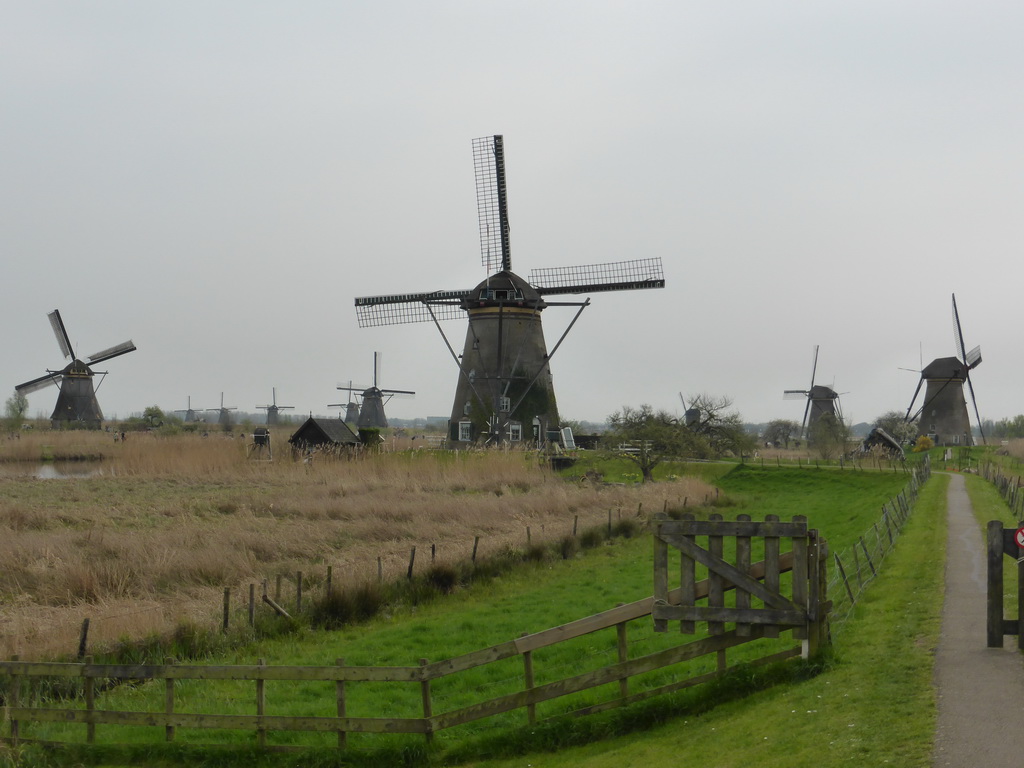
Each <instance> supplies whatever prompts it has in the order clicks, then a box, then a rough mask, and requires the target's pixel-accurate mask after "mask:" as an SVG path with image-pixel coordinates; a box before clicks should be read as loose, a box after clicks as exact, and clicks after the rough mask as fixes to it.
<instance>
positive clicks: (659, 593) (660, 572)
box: [654, 515, 686, 632]
mask: <svg viewBox="0 0 1024 768" xmlns="http://www.w3.org/2000/svg"><path fill="white" fill-rule="evenodd" d="M662 522H664V520H663V519H662V516H661V515H656V516H655V520H654V602H655V604H658V603H659V602H662V603H666V604H667V603H668V543H667V542H666V541H665V540H664V539H662V538H661V523H662ZM684 559H685V558H684ZM684 590H685V587H684ZM681 602H682V604H683V605H685V604H686V595H685V593H684V594H683V595H682V597H681ZM654 631H655V632H667V631H668V621H667V620H666V619H655V620H654Z"/></svg>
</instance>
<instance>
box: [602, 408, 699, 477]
mask: <svg viewBox="0 0 1024 768" xmlns="http://www.w3.org/2000/svg"><path fill="white" fill-rule="evenodd" d="M608 425H609V430H608V431H607V432H606V433H605V436H604V440H603V441H602V444H603V446H604V449H605V450H606V451H609V452H612V453H615V454H617V455H619V456H622V457H624V458H627V459H629V460H630V461H632V462H633V463H634V464H636V465H637V467H638V468H639V469H640V473H641V475H642V476H643V481H644V482H645V483H647V482H651V481H652V480H654V475H653V472H654V468H655V467H656V466H658V465H659V464H660V463H661V462H662V461H665V460H666V459H670V458H676V457H679V456H685V455H687V454H689V453H690V452H692V450H693V449H694V447H695V445H694V443H695V440H694V438H695V437H696V436H695V435H694V434H693V433H691V432H690V431H689V430H687V429H686V427H685V426H683V425H682V424H680V423H679V419H678V418H676V416H675V415H674V414H670V413H668V412H667V411H655V410H654V409H653V408H651V406H649V405H646V404H645V405H641V406H640V407H639V408H631V407H629V406H628V405H624V406H623V407H622V409H621V410H619V411H616V412H615V413H613V414H612V415H611V416H609V417H608Z"/></svg>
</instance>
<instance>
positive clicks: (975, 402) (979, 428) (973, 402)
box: [967, 372, 985, 445]
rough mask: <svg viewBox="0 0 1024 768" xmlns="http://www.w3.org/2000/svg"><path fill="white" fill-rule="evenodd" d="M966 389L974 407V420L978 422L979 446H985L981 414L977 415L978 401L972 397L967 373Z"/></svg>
mask: <svg viewBox="0 0 1024 768" xmlns="http://www.w3.org/2000/svg"><path fill="white" fill-rule="evenodd" d="M967 389H969V390H970V392H971V404H972V405H974V418H975V419H977V421H978V434H979V435H981V444H982V445H985V431H984V430H983V429H982V428H981V414H980V413H978V400H977V399H976V398H975V397H974V385H973V384H972V383H971V374H970V372H968V373H967Z"/></svg>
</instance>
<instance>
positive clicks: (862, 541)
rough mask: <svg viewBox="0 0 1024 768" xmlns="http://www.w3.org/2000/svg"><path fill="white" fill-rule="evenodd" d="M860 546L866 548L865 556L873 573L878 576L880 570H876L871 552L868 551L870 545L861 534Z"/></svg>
mask: <svg viewBox="0 0 1024 768" xmlns="http://www.w3.org/2000/svg"><path fill="white" fill-rule="evenodd" d="M859 539H860V548H861V549H862V550H864V558H865V559H866V560H867V561H868V567H869V568H870V569H871V575H872V576H877V575H878V571H876V570H875V564H874V563H873V562H871V553H870V552H868V545H867V544H865V543H864V537H863V536H860V537H859Z"/></svg>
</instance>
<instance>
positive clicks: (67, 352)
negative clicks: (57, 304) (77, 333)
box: [47, 309, 75, 359]
mask: <svg viewBox="0 0 1024 768" xmlns="http://www.w3.org/2000/svg"><path fill="white" fill-rule="evenodd" d="M47 317H48V318H49V319H50V327H51V328H53V335H54V336H56V337H57V344H58V345H60V351H61V352H63V353H64V357H65V359H67V358H70V357H74V356H75V353H74V351H73V350H72V349H71V339H69V338H68V332H67V329H66V328H65V327H64V321H63V320H61V319H60V311H59V310H56V309H55V310H53V312H51V313H50V314H48V315H47Z"/></svg>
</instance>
